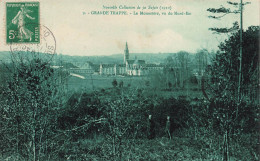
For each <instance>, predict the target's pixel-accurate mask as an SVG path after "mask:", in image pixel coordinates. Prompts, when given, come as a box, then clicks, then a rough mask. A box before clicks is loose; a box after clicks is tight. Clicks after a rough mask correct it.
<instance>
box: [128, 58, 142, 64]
mask: <svg viewBox="0 0 260 161" xmlns="http://www.w3.org/2000/svg"><path fill="white" fill-rule="evenodd" d="M127 63H128V64H135V65H143V64H145V61H144V60H137V59H136V60H127Z"/></svg>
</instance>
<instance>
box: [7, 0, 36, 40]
mask: <svg viewBox="0 0 260 161" xmlns="http://www.w3.org/2000/svg"><path fill="white" fill-rule="evenodd" d="M39 19H40V18H39V2H12V3H10V2H9V3H6V42H7V43H39V42H40V27H39Z"/></svg>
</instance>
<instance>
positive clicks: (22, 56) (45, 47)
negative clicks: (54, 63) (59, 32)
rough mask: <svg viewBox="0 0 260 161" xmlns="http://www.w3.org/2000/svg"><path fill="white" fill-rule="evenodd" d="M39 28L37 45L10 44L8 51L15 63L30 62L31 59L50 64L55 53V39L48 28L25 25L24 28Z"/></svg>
mask: <svg viewBox="0 0 260 161" xmlns="http://www.w3.org/2000/svg"><path fill="white" fill-rule="evenodd" d="M32 26H39V38H40V41H39V43H11V44H10V51H11V53H12V56H13V58H14V60H15V61H17V62H24V63H25V62H30V61H31V60H33V59H40V60H41V61H43V62H46V63H48V62H50V61H51V60H52V58H53V56H54V55H55V53H56V39H55V36H54V34H53V33H52V32H51V30H50V29H49V28H47V27H46V26H44V25H39V24H30V23H28V24H26V25H25V27H28V28H32Z"/></svg>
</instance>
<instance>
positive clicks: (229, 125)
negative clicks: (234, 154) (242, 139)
mask: <svg viewBox="0 0 260 161" xmlns="http://www.w3.org/2000/svg"><path fill="white" fill-rule="evenodd" d="M239 34H240V33H239V32H236V33H233V34H232V35H231V36H230V37H229V39H227V40H226V41H225V42H223V43H221V44H220V45H219V51H218V53H217V55H216V57H215V59H213V64H212V65H211V67H210V69H209V72H210V74H209V75H211V85H210V95H211V96H213V97H212V98H213V99H211V100H210V101H211V106H212V107H213V111H214V112H213V117H214V118H217V119H216V120H217V122H218V123H219V127H220V129H221V130H220V131H221V133H222V134H223V136H224V145H223V148H224V149H225V150H224V156H223V157H224V160H227V158H228V146H229V138H230V137H231V136H232V135H233V134H234V133H238V134H239V133H241V132H243V130H244V129H246V128H251V129H255V128H254V126H255V125H254V124H256V123H254V122H255V121H254V120H256V118H257V111H258V109H257V104H258V103H257V101H256V100H258V95H257V94H256V93H257V89H258V83H257V82H258V55H259V26H251V27H249V28H248V30H247V31H246V32H244V33H243V36H244V41H243V46H244V48H243V53H247V55H245V54H244V55H242V56H243V58H242V59H243V62H242V68H240V65H239V64H240V60H241V59H239V58H240V53H239V52H238V51H239V41H240V36H239ZM241 69H242V71H241V72H243V79H242V81H241V82H238V81H237V80H238V78H239V76H240V72H238V71H240V70H241ZM238 86H241V89H242V90H241V92H240V91H237V90H234V89H236V88H237V87H238ZM252 93H253V95H252ZM239 95H241V96H240V97H239ZM238 97H239V98H240V99H237V98H238ZM244 120H250V121H248V124H247V125H245V124H244V123H243V122H244ZM249 122H250V124H249ZM241 125H243V126H241ZM233 136H234V135H233Z"/></svg>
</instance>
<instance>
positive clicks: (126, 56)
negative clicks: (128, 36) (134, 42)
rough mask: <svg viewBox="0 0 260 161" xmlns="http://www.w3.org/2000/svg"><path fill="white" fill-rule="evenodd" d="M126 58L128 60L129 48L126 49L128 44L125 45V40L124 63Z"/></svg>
mask: <svg viewBox="0 0 260 161" xmlns="http://www.w3.org/2000/svg"><path fill="white" fill-rule="evenodd" d="M127 60H129V50H128V45H127V42H126V44H125V53H124V63H126V61H127Z"/></svg>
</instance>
